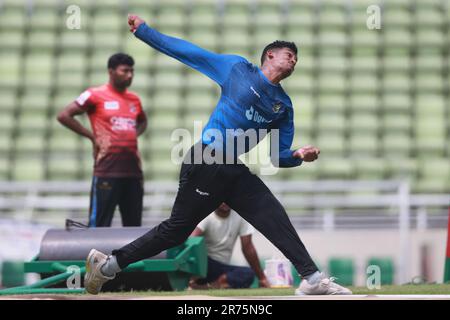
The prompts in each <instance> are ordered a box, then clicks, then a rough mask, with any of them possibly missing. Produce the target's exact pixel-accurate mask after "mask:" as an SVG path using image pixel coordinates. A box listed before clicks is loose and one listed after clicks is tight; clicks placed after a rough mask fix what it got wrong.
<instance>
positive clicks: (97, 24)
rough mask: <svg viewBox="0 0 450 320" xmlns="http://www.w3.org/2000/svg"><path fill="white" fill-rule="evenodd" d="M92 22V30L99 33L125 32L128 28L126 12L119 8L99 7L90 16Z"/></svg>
mask: <svg viewBox="0 0 450 320" xmlns="http://www.w3.org/2000/svg"><path fill="white" fill-rule="evenodd" d="M89 23H92V26H91V27H92V30H95V31H96V32H97V31H98V32H99V33H101V32H104V33H114V34H119V33H121V32H122V33H125V31H127V30H128V28H127V24H126V23H127V21H126V14H124V13H123V12H121V11H119V10H100V9H97V10H96V12H95V13H94V14H92V15H91V16H90V18H89Z"/></svg>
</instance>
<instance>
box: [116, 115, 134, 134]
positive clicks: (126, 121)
mask: <svg viewBox="0 0 450 320" xmlns="http://www.w3.org/2000/svg"><path fill="white" fill-rule="evenodd" d="M110 121H111V129H112V130H113V131H135V130H136V120H134V119H131V118H123V117H112V118H111V120H110Z"/></svg>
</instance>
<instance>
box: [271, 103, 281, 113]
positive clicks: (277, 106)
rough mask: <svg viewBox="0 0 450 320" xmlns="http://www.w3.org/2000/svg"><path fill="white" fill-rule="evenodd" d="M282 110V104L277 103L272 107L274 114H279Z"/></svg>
mask: <svg viewBox="0 0 450 320" xmlns="http://www.w3.org/2000/svg"><path fill="white" fill-rule="evenodd" d="M280 109H281V103H279V102H278V103H275V104H274V105H273V107H272V110H273V112H275V113H278V111H280Z"/></svg>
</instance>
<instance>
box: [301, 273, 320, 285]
mask: <svg viewBox="0 0 450 320" xmlns="http://www.w3.org/2000/svg"><path fill="white" fill-rule="evenodd" d="M305 279H306V281H308V283H309V284H316V283H318V282H319V281H320V280H321V279H322V274H321V273H320V272H319V271H316V272H314V273H313V274H310V275H309V276H306V277H305Z"/></svg>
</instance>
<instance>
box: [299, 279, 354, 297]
mask: <svg viewBox="0 0 450 320" xmlns="http://www.w3.org/2000/svg"><path fill="white" fill-rule="evenodd" d="M334 280H336V278H333V277H331V278H326V277H325V276H323V275H322V279H321V280H320V281H318V282H317V283H315V284H310V283H309V282H308V281H307V280H306V279H303V280H302V282H300V286H299V287H298V288H297V289H296V290H295V294H296V295H298V296H303V295H347V294H352V292H351V291H350V290H349V289H347V288H345V287H343V286H340V285H338V284H337V283H336V282H334Z"/></svg>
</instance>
